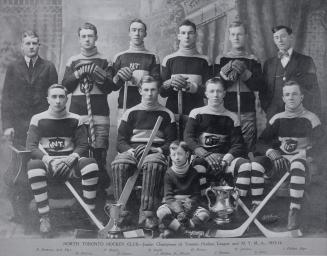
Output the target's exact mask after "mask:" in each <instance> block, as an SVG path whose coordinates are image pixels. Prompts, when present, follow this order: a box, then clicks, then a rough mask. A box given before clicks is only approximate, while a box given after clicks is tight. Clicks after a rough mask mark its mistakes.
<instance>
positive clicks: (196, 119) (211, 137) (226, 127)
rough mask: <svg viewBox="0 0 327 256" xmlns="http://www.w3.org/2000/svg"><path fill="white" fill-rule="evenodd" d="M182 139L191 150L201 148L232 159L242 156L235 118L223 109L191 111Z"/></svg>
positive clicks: (242, 147)
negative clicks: (230, 155) (232, 157)
mask: <svg viewBox="0 0 327 256" xmlns="http://www.w3.org/2000/svg"><path fill="white" fill-rule="evenodd" d="M184 138H185V141H186V143H187V144H188V145H189V147H190V148H191V149H192V150H195V149H196V148H198V147H203V148H204V149H206V150H207V151H209V152H212V153H220V154H226V153H230V154H232V155H233V156H234V157H239V156H244V154H245V147H244V140H243V137H242V132H241V128H240V124H239V121H238V118H237V116H236V115H235V114H234V113H233V112H230V111H228V110H226V109H224V108H223V110H221V111H217V110H213V109H212V108H210V107H209V106H204V107H201V108H196V109H193V110H192V111H191V113H190V115H189V119H188V121H187V124H186V127H185V130H184Z"/></svg>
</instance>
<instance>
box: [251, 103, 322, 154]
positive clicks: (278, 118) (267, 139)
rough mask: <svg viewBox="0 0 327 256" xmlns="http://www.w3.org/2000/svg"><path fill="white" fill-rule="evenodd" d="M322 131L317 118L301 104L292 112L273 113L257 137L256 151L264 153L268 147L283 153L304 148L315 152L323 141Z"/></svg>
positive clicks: (310, 152)
mask: <svg viewBox="0 0 327 256" xmlns="http://www.w3.org/2000/svg"><path fill="white" fill-rule="evenodd" d="M324 137H325V135H324V131H323V127H322V125H321V122H320V120H319V118H318V117H317V116H316V115H315V114H314V113H312V112H310V111H309V110H307V109H305V108H304V107H303V106H302V105H301V106H300V107H299V108H298V109H297V110H296V111H293V112H290V111H287V110H286V111H284V112H281V113H278V114H276V115H274V116H273V117H272V118H271V119H270V120H269V123H268V124H267V127H266V129H265V130H264V131H263V132H262V134H261V136H260V137H259V140H258V144H257V152H258V153H260V154H262V155H264V154H265V153H266V152H267V150H269V149H278V150H280V151H281V152H282V153H283V154H285V155H295V154H297V153H299V152H300V151H302V150H306V151H307V152H308V154H309V155H315V154H317V153H318V152H317V151H318V150H319V149H321V146H322V145H321V144H322V143H324Z"/></svg>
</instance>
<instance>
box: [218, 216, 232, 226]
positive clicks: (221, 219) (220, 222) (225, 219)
mask: <svg viewBox="0 0 327 256" xmlns="http://www.w3.org/2000/svg"><path fill="white" fill-rule="evenodd" d="M214 222H215V223H216V224H217V225H224V224H229V223H230V222H231V219H230V218H229V217H228V216H226V217H217V218H215V219H214Z"/></svg>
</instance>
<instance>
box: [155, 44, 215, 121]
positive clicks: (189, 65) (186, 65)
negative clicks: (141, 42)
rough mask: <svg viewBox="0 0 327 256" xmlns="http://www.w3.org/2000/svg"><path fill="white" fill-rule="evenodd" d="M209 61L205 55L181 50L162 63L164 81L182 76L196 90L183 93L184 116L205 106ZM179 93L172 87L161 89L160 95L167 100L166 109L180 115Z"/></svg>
mask: <svg viewBox="0 0 327 256" xmlns="http://www.w3.org/2000/svg"><path fill="white" fill-rule="evenodd" d="M209 66H210V64H209V60H208V57H207V56H205V55H201V54H198V53H195V54H188V53H184V52H183V51H181V50H179V51H177V52H175V53H173V54H170V55H168V56H166V57H165V58H164V59H163V62H162V80H163V81H166V80H168V79H170V78H171V77H173V76H174V75H177V74H180V75H183V76H184V77H187V78H188V80H187V81H188V82H190V83H192V84H193V85H192V86H193V87H194V88H196V90H195V91H194V92H192V93H191V92H183V114H184V115H188V114H189V113H190V111H191V110H192V109H194V108H197V107H201V106H203V105H204V100H203V98H204V83H205V82H206V80H207V79H208V78H209ZM177 94H178V93H177V91H175V90H173V88H172V87H170V88H168V89H166V88H164V87H161V90H160V95H161V96H162V97H164V98H167V97H168V99H167V102H166V107H167V108H168V109H170V110H171V111H172V112H173V113H175V114H177V113H178V106H177V102H178V96H177Z"/></svg>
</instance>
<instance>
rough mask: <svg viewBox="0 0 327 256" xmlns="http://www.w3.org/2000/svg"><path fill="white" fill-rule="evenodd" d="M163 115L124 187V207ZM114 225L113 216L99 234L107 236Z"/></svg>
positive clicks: (120, 199) (122, 196)
mask: <svg viewBox="0 0 327 256" xmlns="http://www.w3.org/2000/svg"><path fill="white" fill-rule="evenodd" d="M162 119H163V118H162V117H161V116H159V117H158V119H157V121H156V124H155V125H154V128H153V130H152V133H151V136H150V138H149V141H148V143H147V144H146V147H145V149H144V151H143V154H142V156H141V159H140V161H139V163H138V165H137V170H136V171H135V172H134V174H133V175H132V176H130V177H129V178H128V180H127V182H126V184H125V186H124V189H123V191H122V193H121V195H120V197H119V199H118V202H117V204H121V205H123V207H124V206H125V205H126V203H127V201H128V199H129V196H130V195H131V193H132V190H133V188H134V185H135V182H136V180H137V177H138V176H139V174H140V172H141V169H142V165H143V161H144V158H145V157H146V156H147V154H148V153H149V151H150V148H151V146H152V143H153V141H154V139H155V137H156V135H157V132H158V130H159V128H160V125H161V122H162ZM113 225H114V220H113V218H110V220H109V222H108V224H107V225H106V226H105V227H104V228H103V229H101V230H100V231H99V235H100V237H103V238H105V237H107V235H108V232H109V230H110V229H111V228H112V226H113Z"/></svg>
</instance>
